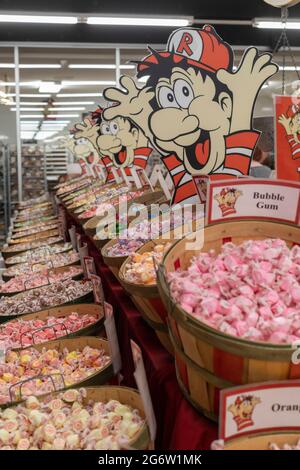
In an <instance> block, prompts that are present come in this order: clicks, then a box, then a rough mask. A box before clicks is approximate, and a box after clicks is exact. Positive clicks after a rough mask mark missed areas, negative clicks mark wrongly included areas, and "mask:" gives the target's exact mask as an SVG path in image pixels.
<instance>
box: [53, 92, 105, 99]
mask: <svg viewBox="0 0 300 470" xmlns="http://www.w3.org/2000/svg"><path fill="white" fill-rule="evenodd" d="M89 96H90V97H92V96H93V97H94V96H95V97H101V96H102V93H58V94H57V95H56V98H84V97H89Z"/></svg>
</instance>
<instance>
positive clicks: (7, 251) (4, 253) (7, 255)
mask: <svg viewBox="0 0 300 470" xmlns="http://www.w3.org/2000/svg"><path fill="white" fill-rule="evenodd" d="M50 238H51V237H50ZM33 241H36V240H33ZM42 241H43V245H42V246H45V245H53V244H54V243H55V244H64V243H65V242H64V240H63V239H62V238H61V239H60V240H58V241H57V240H55V241H53V240H52V241H48V239H47V238H43V240H42ZM30 243H31V242H30ZM12 247H13V248H18V249H17V250H15V251H11V248H12ZM37 248H40V247H33V248H28V249H27V250H24V248H22V249H21V250H20V249H19V247H18V244H16V243H15V244H13V245H11V246H9V247H7V248H3V249H2V252H1V253H2V256H3V258H4V259H7V258H10V257H11V256H16V255H19V254H20V253H24V251H29V250H36V249H37Z"/></svg>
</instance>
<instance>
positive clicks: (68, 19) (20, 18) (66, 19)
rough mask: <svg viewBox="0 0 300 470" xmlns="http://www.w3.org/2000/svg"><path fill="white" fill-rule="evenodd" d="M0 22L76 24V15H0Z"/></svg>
mask: <svg viewBox="0 0 300 470" xmlns="http://www.w3.org/2000/svg"><path fill="white" fill-rule="evenodd" d="M0 22H1V23H44V24H50V23H53V24H76V23H77V22H78V19H77V17H76V16H48V15H0Z"/></svg>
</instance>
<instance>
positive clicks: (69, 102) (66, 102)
mask: <svg viewBox="0 0 300 470" xmlns="http://www.w3.org/2000/svg"><path fill="white" fill-rule="evenodd" d="M57 96H58V95H57ZM73 104H74V105H77V104H78V105H82V104H84V105H91V104H95V102H94V101H55V103H53V106H64V105H73Z"/></svg>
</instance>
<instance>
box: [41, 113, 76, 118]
mask: <svg viewBox="0 0 300 470" xmlns="http://www.w3.org/2000/svg"><path fill="white" fill-rule="evenodd" d="M58 117H60V118H61V117H79V114H48V118H58Z"/></svg>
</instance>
